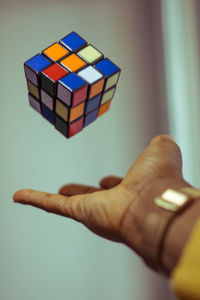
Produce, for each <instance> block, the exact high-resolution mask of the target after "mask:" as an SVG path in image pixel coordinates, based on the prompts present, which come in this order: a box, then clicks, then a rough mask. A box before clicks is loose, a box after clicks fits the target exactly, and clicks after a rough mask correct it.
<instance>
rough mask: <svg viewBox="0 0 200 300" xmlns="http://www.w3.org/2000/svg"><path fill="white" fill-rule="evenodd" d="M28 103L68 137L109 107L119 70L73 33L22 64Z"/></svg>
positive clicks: (99, 52)
mask: <svg viewBox="0 0 200 300" xmlns="http://www.w3.org/2000/svg"><path fill="white" fill-rule="evenodd" d="M24 70H25V77H26V80H27V87H28V97H29V104H30V106H31V107H32V108H34V109H35V110H36V111H37V112H38V113H40V114H41V115H42V116H43V117H44V118H45V119H47V120H48V121H49V122H50V123H51V124H53V125H54V126H55V128H56V129H57V130H58V131H59V132H61V133H62V134H63V135H64V136H65V137H67V138H70V137H72V136H73V135H75V134H77V133H78V132H80V131H81V130H82V129H83V128H84V127H86V126H87V125H89V124H90V123H92V122H93V121H95V120H96V119H97V118H98V117H100V116H101V115H102V114H104V113H105V112H107V111H108V110H109V108H110V104H111V101H112V99H113V96H114V93H115V90H116V85H117V82H118V79H119V75H120V68H119V67H117V66H116V65H115V64H114V63H113V62H112V61H111V60H110V59H108V58H105V57H104V55H103V53H102V52H101V51H99V50H98V49H96V48H95V47H94V46H93V45H91V44H88V43H87V42H86V40H84V39H83V38H82V37H81V36H80V35H78V34H77V33H76V32H71V33H70V34H68V35H67V36H65V37H64V38H62V39H61V40H60V41H59V42H56V43H54V44H53V45H50V46H49V47H47V48H46V49H45V50H43V51H42V52H41V53H39V54H36V55H35V56H33V57H32V58H31V59H29V60H27V61H26V62H25V63H24Z"/></svg>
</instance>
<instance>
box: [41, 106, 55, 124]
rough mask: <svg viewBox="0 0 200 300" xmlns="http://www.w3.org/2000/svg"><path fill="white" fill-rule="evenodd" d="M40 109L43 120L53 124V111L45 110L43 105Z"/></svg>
mask: <svg viewBox="0 0 200 300" xmlns="http://www.w3.org/2000/svg"><path fill="white" fill-rule="evenodd" d="M41 107H42V115H43V117H44V118H45V119H47V120H48V121H49V122H50V123H51V124H53V125H54V124H55V114H54V112H53V111H51V110H50V109H49V108H47V107H46V106H45V105H43V104H42V105H41Z"/></svg>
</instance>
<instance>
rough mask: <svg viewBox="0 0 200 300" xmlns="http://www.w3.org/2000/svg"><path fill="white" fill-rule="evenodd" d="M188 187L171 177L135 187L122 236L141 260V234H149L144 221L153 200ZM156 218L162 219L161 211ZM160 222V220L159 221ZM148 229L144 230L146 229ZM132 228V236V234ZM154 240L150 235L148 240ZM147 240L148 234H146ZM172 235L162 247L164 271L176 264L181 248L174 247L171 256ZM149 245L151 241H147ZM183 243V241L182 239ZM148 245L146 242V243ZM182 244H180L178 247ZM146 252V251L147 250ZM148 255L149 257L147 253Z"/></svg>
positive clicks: (142, 252)
mask: <svg viewBox="0 0 200 300" xmlns="http://www.w3.org/2000/svg"><path fill="white" fill-rule="evenodd" d="M187 186H188V187H189V186H190V185H189V184H188V183H187V182H185V181H184V179H183V178H182V177H181V176H176V175H175V176H171V177H168V178H154V179H152V180H151V181H150V180H148V181H147V182H146V183H143V186H138V185H137V191H136V193H135V195H134V201H133V203H132V205H131V207H130V208H129V211H128V213H127V215H126V217H125V219H124V222H123V236H124V237H125V243H126V244H128V246H130V247H131V248H132V249H133V250H134V251H136V252H137V253H138V254H139V255H140V256H141V257H142V258H144V259H145V255H146V254H147V256H148V253H145V251H146V249H144V248H145V247H144V243H143V233H144V232H146V231H147V232H149V231H150V230H151V228H150V227H151V226H150V225H147V222H146V220H147V219H148V218H149V216H150V214H151V213H152V211H153V210H154V209H155V203H154V199H155V197H157V196H159V195H161V194H162V193H163V192H164V191H166V190H167V189H175V190H178V189H180V188H183V187H187ZM157 217H158V218H162V210H161V211H160V210H158V212H157ZM161 221H162V219H161ZM147 226H148V228H145V227H147ZM133 228H134V234H133ZM169 232H170V231H169ZM152 237H153V239H154V232H153V233H151V237H150V239H152ZM147 239H148V234H147ZM173 239H174V233H173V234H172V233H171V234H169V236H168V239H167V242H165V238H164V245H163V253H164V256H162V257H163V259H164V261H163V262H164V267H165V268H166V270H169V269H171V266H173V265H174V264H175V263H176V260H177V257H179V256H180V253H181V249H182V246H180V247H179V248H178V247H176V250H177V252H176V255H174V253H173V255H172V254H171V249H172V248H173V242H174V240H173ZM149 242H150V243H151V241H149ZM183 242H184V239H183ZM147 243H148V241H147ZM181 244H182V245H183V243H180V245H181ZM147 250H148V249H147ZM149 255H151V254H150V253H149Z"/></svg>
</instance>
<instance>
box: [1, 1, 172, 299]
mask: <svg viewBox="0 0 200 300" xmlns="http://www.w3.org/2000/svg"><path fill="white" fill-rule="evenodd" d="M152 3H154V4H153V6H152V5H151V4H152ZM152 3H151V4H150V3H149V1H141V0H138V1H136V0H135V1H131V0H130V1H128V0H126V1H120V0H119V1H109V2H108V1H106V0H105V1H101V2H98V1H96V2H95V1H89V0H88V1H76V2H75V1H50V0H49V1H43V2H41V1H39V0H38V1H37V0H36V1H30V2H29V1H24V2H23V1H17V2H16V1H14V0H13V1H11V0H8V1H6V2H2V3H1V9H0V41H1V47H0V49H1V50H0V53H1V55H0V66H1V72H0V85H1V100H0V101H1V102H0V103H1V108H0V141H1V143H0V145H1V147H0V153H1V156H0V180H1V181H0V182H1V201H0V241H1V247H0V298H1V299H3V300H23V299H25V300H35V299H37V300H44V299H48V300H55V299H69V300H78V299H82V300H90V299H91V300H93V299H95V300H100V299H109V300H121V299H126V300H131V299H140V300H143V299H144V300H146V299H154V300H156V299H161V295H162V299H169V297H170V296H169V291H168V289H167V283H166V282H165V281H164V280H161V279H158V277H157V276H156V275H154V274H152V273H151V272H150V271H148V270H147V269H146V267H145V266H144V265H143V264H142V263H141V262H140V260H139V259H138V258H137V257H136V256H135V255H134V254H133V253H132V252H131V251H130V250H129V249H127V248H126V247H125V246H122V245H118V244H114V243H111V242H108V241H106V240H103V239H101V238H98V237H96V236H95V235H93V234H92V233H90V232H89V231H88V230H86V229H85V228H84V227H83V226H82V225H80V224H78V223H75V222H74V221H72V220H68V219H64V218H62V217H58V216H55V215H50V214H47V213H45V212H43V211H39V210H37V209H35V208H32V207H23V206H20V205H16V204H13V202H12V195H13V193H14V192H15V191H16V190H17V189H21V188H33V189H41V190H43V191H50V192H55V191H57V190H58V188H59V187H60V186H61V185H63V184H64V183H67V182H82V183H85V184H94V185H96V184H97V183H98V181H99V179H100V178H101V177H102V176H104V175H107V174H117V175H121V176H123V175H124V174H125V173H126V171H127V169H128V167H129V166H130V164H131V163H132V161H133V160H134V159H135V158H136V157H137V155H138V154H139V153H140V151H142V150H143V148H144V147H145V146H146V145H147V144H148V143H149V141H150V139H151V138H152V137H153V136H154V135H155V134H157V133H161V132H163V131H167V125H166V124H167V117H166V115H165V112H163V106H162V105H160V102H159V101H158V95H161V94H162V91H163V89H160V88H159V85H158V84H157V83H158V77H160V76H158V75H159V73H157V72H158V70H157V68H158V66H157V56H156V55H155V47H156V46H155V40H154V39H155V32H154V29H155V27H154V26H155V25H158V24H157V23H156V24H155V20H154V18H153V19H152V15H154V17H155V16H157V14H158V16H159V7H158V10H157V4H158V3H159V1H152ZM156 20H158V21H157V22H158V23H159V22H160V20H159V17H158V19H156ZM71 30H77V32H79V33H80V34H81V35H83V36H84V37H85V38H86V39H87V40H88V41H90V42H92V43H93V44H94V45H95V46H96V47H97V48H99V49H100V50H102V51H103V52H104V53H105V54H106V55H107V56H108V57H110V58H111V59H112V60H113V61H114V62H116V63H117V64H118V65H119V66H120V67H121V68H122V74H121V78H120V81H119V86H118V90H117V92H116V95H115V98H114V101H113V105H112V107H111V110H110V112H109V113H108V114H106V115H105V116H103V117H102V118H100V119H99V120H98V121H96V123H94V124H93V125H91V126H89V127H88V128H87V129H86V130H84V131H83V132H82V133H80V134H78V135H77V136H76V137H74V138H72V139H70V140H67V139H65V138H64V137H63V136H62V135H60V134H59V133H58V132H57V131H56V130H54V129H53V128H52V127H51V125H49V124H48V123H47V122H46V121H44V120H43V119H42V118H41V117H40V116H39V115H38V114H37V113H36V112H34V111H33V110H32V109H31V108H29V106H28V99H27V90H26V84H25V79H24V73H23V62H24V61H25V60H26V59H28V58H29V57H31V56H32V55H34V54H35V53H36V52H38V51H40V50H42V49H43V48H45V47H47V45H49V44H51V43H53V42H54V41H55V40H57V39H59V38H61V37H62V36H64V35H66V34H67V33H68V32H70V31H71ZM156 32H157V31H156ZM158 34H159V33H158ZM160 62H161V63H162V57H160ZM159 70H160V69H159ZM164 96H165V95H164V92H163V97H164ZM163 97H162V101H164V100H163V99H164V98H163ZM159 105H160V106H161V107H160V108H159ZM163 105H165V103H164V102H163ZM162 116H163V118H162Z"/></svg>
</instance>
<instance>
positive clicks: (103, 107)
mask: <svg viewBox="0 0 200 300" xmlns="http://www.w3.org/2000/svg"><path fill="white" fill-rule="evenodd" d="M110 105H111V100H110V101H108V102H106V103H104V104H103V105H101V106H100V107H99V111H98V115H97V117H100V116H102V115H103V114H105V113H106V112H107V111H108V110H109V108H110Z"/></svg>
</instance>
